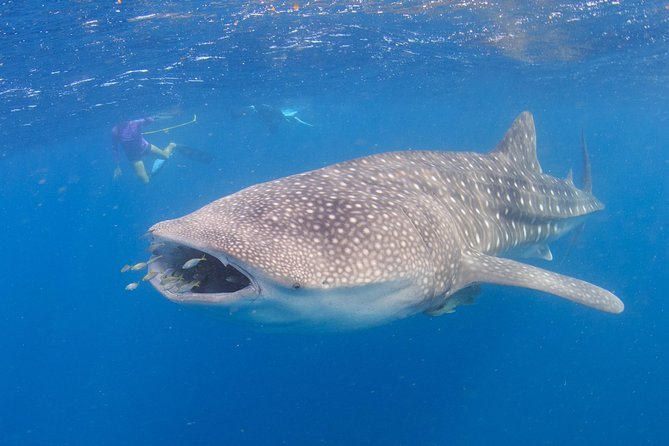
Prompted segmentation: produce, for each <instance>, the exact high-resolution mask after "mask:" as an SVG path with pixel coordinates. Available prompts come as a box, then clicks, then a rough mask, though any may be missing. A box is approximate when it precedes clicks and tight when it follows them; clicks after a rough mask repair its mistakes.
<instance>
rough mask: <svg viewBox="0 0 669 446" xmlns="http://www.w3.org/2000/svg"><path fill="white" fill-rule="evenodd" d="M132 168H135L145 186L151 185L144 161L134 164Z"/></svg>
mask: <svg viewBox="0 0 669 446" xmlns="http://www.w3.org/2000/svg"><path fill="white" fill-rule="evenodd" d="M132 166H133V167H134V168H135V173H136V174H137V176H138V177H139V179H140V180H142V182H143V183H144V184H148V183H149V175H148V174H147V173H146V168H145V167H144V161H142V160H139V161H135V162H134V163H132Z"/></svg>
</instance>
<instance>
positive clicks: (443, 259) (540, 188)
mask: <svg viewBox="0 0 669 446" xmlns="http://www.w3.org/2000/svg"><path fill="white" fill-rule="evenodd" d="M584 156H587V155H586V154H585V150H584ZM584 165H586V166H587V163H585V164H584ZM584 184H585V185H586V190H579V189H577V188H576V187H574V185H573V182H572V181H571V180H570V179H569V178H568V179H567V180H561V179H558V178H555V177H552V176H550V175H546V174H544V173H542V171H541V167H540V166H539V162H538V160H537V157H536V134H535V129H534V121H533V118H532V115H531V114H530V113H528V112H525V113H522V114H520V115H519V116H518V118H516V120H515V122H514V123H513V125H512V126H511V128H510V129H509V130H508V131H507V133H506V135H505V136H504V138H503V139H502V141H501V142H500V143H499V144H498V145H497V147H496V148H495V149H494V150H492V151H491V152H490V153H488V154H479V153H472V152H430V151H403V152H390V153H382V154H378V155H372V156H368V157H364V158H359V159H354V160H351V161H346V162H342V163H339V164H335V165H332V166H329V167H325V168H323V169H319V170H314V171H311V172H306V173H302V174H299V175H294V176H290V177H286V178H281V179H278V180H274V181H270V182H267V183H262V184H257V185H255V186H251V187H249V188H246V189H244V190H241V191H239V192H237V193H235V194H232V195H229V196H226V197H223V198H221V199H219V200H216V201H214V202H212V203H210V204H208V205H206V206H204V207H203V208H201V209H199V210H197V211H195V212H193V213H192V214H189V215H186V216H184V217H181V218H178V219H175V220H167V221H163V222H160V223H157V224H156V225H154V226H153V227H152V228H151V229H150V233H151V234H152V236H153V240H154V242H157V243H164V245H162V246H161V247H160V249H159V251H158V252H157V253H156V254H160V255H162V257H161V258H160V259H159V260H156V261H155V262H154V263H152V264H151V265H150V269H151V270H156V271H158V272H162V271H165V270H176V269H178V268H179V267H180V266H181V265H182V264H183V263H184V262H185V261H186V260H188V259H191V258H194V257H199V256H201V255H203V254H205V253H206V255H207V257H210V256H211V257H210V261H207V262H202V263H201V264H200V265H198V266H196V267H194V268H192V269H189V270H186V271H184V277H183V278H181V279H180V280H181V281H183V283H188V282H191V281H192V280H199V281H200V286H199V287H197V288H193V289H191V290H189V291H188V292H180V293H179V292H175V291H173V290H174V289H175V288H174V285H172V286H171V287H170V286H166V285H165V284H161V281H160V280H158V277H160V275H158V276H156V277H155V278H154V279H153V280H151V283H152V284H153V286H154V287H155V288H156V289H157V290H158V291H160V292H161V293H162V294H163V295H164V296H165V297H167V298H168V299H170V300H172V301H175V302H180V303H192V304H202V305H208V306H219V307H222V308H224V309H225V311H226V312H229V313H230V314H234V315H236V316H241V317H246V318H248V319H251V320H254V321H257V322H260V323H262V324H282V325H303V326H304V325H306V326H313V327H321V328H322V327H326V328H331V329H353V328H360V327H366V326H372V325H378V324H382V323H385V322H389V321H392V320H395V319H400V318H404V317H408V316H411V315H413V314H415V313H418V312H426V313H429V314H442V313H446V312H451V311H452V310H453V308H454V307H455V306H457V305H458V304H463V303H468V302H471V300H472V299H473V295H474V294H475V291H476V289H477V288H478V284H479V283H494V284H501V285H510V286H516V287H524V288H531V289H534V290H539V291H543V292H546V293H550V294H553V295H556V296H559V297H562V298H565V299H569V300H571V301H574V302H578V303H580V304H584V305H587V306H590V307H594V308H596V309H599V310H602V311H606V312H611V313H619V312H621V311H623V308H624V306H623V303H622V302H621V301H620V300H619V299H618V298H617V297H616V296H614V295H613V294H612V293H610V292H608V291H606V290H604V289H602V288H599V287H597V286H595V285H592V284H589V283H587V282H584V281H581V280H578V279H574V278H571V277H567V276H563V275H560V274H556V273H553V272H549V271H546V270H543V269H540V268H537V267H534V266H530V265H527V264H523V263H519V262H516V261H513V260H509V259H506V258H502V257H499V256H500V255H503V254H504V253H513V252H520V253H525V254H528V253H529V254H532V253H534V254H535V255H537V256H540V257H543V258H547V259H550V257H551V255H550V250H549V249H548V246H547V243H548V242H550V241H552V240H554V239H556V238H557V237H559V236H561V235H563V234H564V233H565V232H567V231H568V230H570V229H572V228H573V227H575V226H577V225H578V224H579V223H580V220H581V218H582V217H583V216H585V215H587V214H590V213H592V212H595V211H599V210H601V209H603V205H602V203H601V202H599V201H598V200H597V199H596V198H595V197H594V196H593V195H592V194H591V193H590V190H587V189H589V187H588V185H589V184H590V182H589V172H588V171H587V169H586V181H585V182H584ZM179 284H180V283H179ZM179 284H177V285H179Z"/></svg>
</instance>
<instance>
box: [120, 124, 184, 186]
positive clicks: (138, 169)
mask: <svg viewBox="0 0 669 446" xmlns="http://www.w3.org/2000/svg"><path fill="white" fill-rule="evenodd" d="M152 122H154V119H153V118H143V119H135V120H133V121H125V122H122V123H120V124H118V125H116V126H115V127H114V128H113V129H112V154H113V156H114V161H116V169H114V179H116V178H118V177H119V176H121V175H122V173H123V172H122V171H121V166H120V156H119V149H120V148H121V147H122V148H123V151H124V152H125V156H126V157H127V158H128V161H130V162H131V163H132V165H133V167H134V168H135V173H136V174H137V176H138V177H139V178H140V179H141V180H142V181H143V182H144V184H146V183H148V182H149V174H148V173H147V172H146V168H145V167H144V161H142V158H143V157H144V156H145V155H147V154H149V153H153V154H155V155H158V156H159V157H161V158H164V159H168V158H169V157H170V156H171V155H172V152H174V149H175V148H176V144H174V143H173V142H171V143H169V144H168V145H167V147H165V148H164V149H162V150H161V149H159V148H158V147H156V146H154V145H153V144H151V143H150V142H148V141H147V140H146V139H144V137H143V136H142V126H143V125H144V124H150V123H152Z"/></svg>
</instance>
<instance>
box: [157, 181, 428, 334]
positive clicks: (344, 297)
mask: <svg viewBox="0 0 669 446" xmlns="http://www.w3.org/2000/svg"><path fill="white" fill-rule="evenodd" d="M316 172H318V171H316ZM313 175H320V177H319V178H318V179H315V178H312V177H311V176H313ZM324 181H325V183H324ZM340 181H341V180H340ZM325 186H327V178H323V177H322V174H320V173H319V174H316V173H314V172H311V173H308V174H306V175H298V176H294V177H288V178H284V179H280V180H276V181H272V182H269V183H264V184H260V185H257V186H253V187H251V188H248V189H245V190H242V191H240V192H238V193H236V194H233V195H230V196H227V197H224V198H222V199H220V200H217V201H214V202H212V203H210V204H208V205H206V206H205V207H203V208H201V209H199V210H197V211H195V212H193V213H192V214H189V215H186V216H184V217H181V218H178V219H175V220H167V221H163V222H160V223H157V224H156V225H154V226H153V227H152V228H151V229H150V234H151V237H152V239H153V240H152V247H153V252H152V254H153V255H154V256H155V257H156V258H157V260H155V261H153V262H152V263H151V264H150V265H149V268H150V270H151V271H155V272H156V274H155V275H154V277H153V279H152V280H151V283H152V285H153V286H154V287H155V288H156V289H157V290H158V291H160V292H161V293H162V294H163V295H164V296H165V297H167V298H168V299H170V300H172V301H174V302H178V303H188V304H200V305H206V306H209V307H217V308H219V309H221V310H223V311H224V312H225V313H229V314H231V315H236V316H238V317H241V318H246V319H251V320H254V321H256V322H261V323H264V324H280V325H311V326H313V325H316V326H319V327H334V328H336V329H340V328H358V327H363V326H368V325H376V324H381V323H384V322H387V321H389V320H393V319H399V318H402V317H406V316H408V315H410V314H414V313H416V312H419V311H421V310H424V309H425V307H426V306H427V305H428V302H426V300H429V298H431V297H432V296H433V295H434V291H433V286H434V280H433V279H434V273H433V266H432V261H431V257H430V252H429V250H428V248H427V246H426V245H425V243H424V242H423V240H422V237H421V234H419V233H418V230H417V228H416V226H417V225H416V222H415V221H411V219H410V218H409V216H408V215H407V213H406V211H405V210H404V209H402V208H394V207H393V206H392V205H389V204H388V202H389V201H390V200H389V198H388V197H387V196H386V201H381V200H377V199H374V198H371V197H370V196H368V193H367V192H365V191H355V192H347V193H345V194H344V193H338V192H332V188H327V190H326V187H325ZM340 187H341V186H340ZM340 190H341V189H340ZM196 259H200V260H199V261H197V260H196ZM190 260H193V262H190V263H191V265H186V263H187V262H189V261H190ZM193 263H195V266H192V264H193Z"/></svg>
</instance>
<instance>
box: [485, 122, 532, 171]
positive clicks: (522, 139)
mask: <svg viewBox="0 0 669 446" xmlns="http://www.w3.org/2000/svg"><path fill="white" fill-rule="evenodd" d="M493 154H495V155H497V156H498V158H500V159H501V160H505V161H506V162H508V163H510V164H512V165H513V166H514V167H516V168H519V169H523V170H528V171H530V172H541V166H540V165H539V160H538V159H537V134H536V131H535V129H534V119H533V118H532V114H531V113H529V112H523V113H521V114H520V115H518V117H517V118H516V120H515V121H513V124H512V125H511V128H509V130H507V132H506V134H505V135H504V138H502V140H501V141H500V142H499V144H497V147H495V149H494V150H493Z"/></svg>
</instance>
